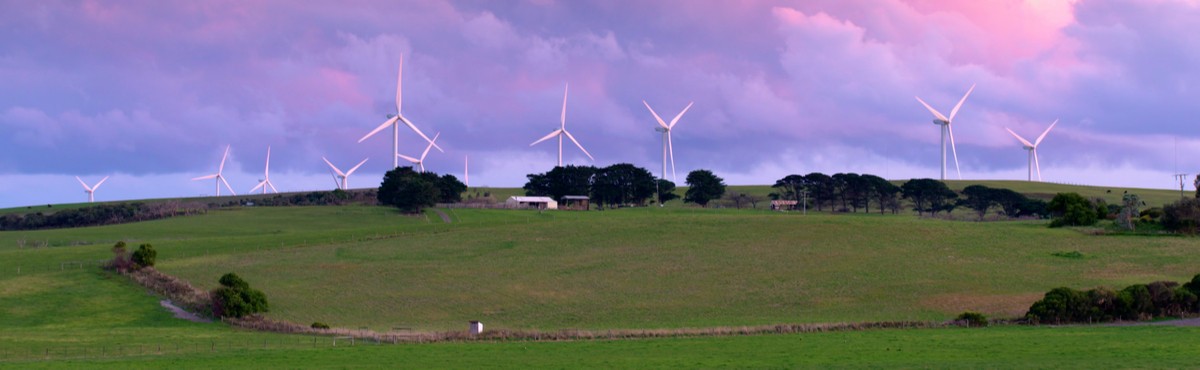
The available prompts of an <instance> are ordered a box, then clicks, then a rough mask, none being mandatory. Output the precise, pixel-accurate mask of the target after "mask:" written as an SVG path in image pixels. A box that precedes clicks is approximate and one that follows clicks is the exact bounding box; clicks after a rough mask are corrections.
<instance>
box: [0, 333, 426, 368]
mask: <svg viewBox="0 0 1200 370" xmlns="http://www.w3.org/2000/svg"><path fill="white" fill-rule="evenodd" d="M400 343H406V342H403V341H393V342H387V341H381V340H372V339H364V338H355V337H350V336H321V335H276V336H271V337H266V338H245V339H217V340H213V339H209V340H202V339H201V340H179V341H157V342H155V343H142V344H121V345H117V344H70V345H58V344H47V345H39V344H31V345H25V344H13V343H5V344H2V345H0V363H4V362H21V361H58V360H87V359H110V358H128V357H143V356H171V355H191V354H200V353H229V352H244V351H264V350H302V349H314V348H347V347H355V346H367V345H373V346H375V345H384V344H400Z"/></svg>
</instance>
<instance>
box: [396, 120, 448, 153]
mask: <svg viewBox="0 0 1200 370" xmlns="http://www.w3.org/2000/svg"><path fill="white" fill-rule="evenodd" d="M397 117H400V121H401V122H404V124H405V125H407V126H408V128H411V129H412V130H413V132H416V133H417V135H421V138H422V139H425V141H426V142H428V143H430V144H433V147H434V148H437V150H438V151H439V152H442V153H445V151H444V150H442V147H440V146H438V145H437V143H435V142H433V140H429V137H428V136H425V133H424V132H421V129H418V128H417V125H414V124H413V123H412V121H409V120H408V118H406V117H404V116H397Z"/></svg>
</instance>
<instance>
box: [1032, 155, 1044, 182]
mask: <svg viewBox="0 0 1200 370" xmlns="http://www.w3.org/2000/svg"><path fill="white" fill-rule="evenodd" d="M1033 167H1034V168H1037V174H1038V181H1042V164H1041V163H1038V155H1037V148H1033Z"/></svg>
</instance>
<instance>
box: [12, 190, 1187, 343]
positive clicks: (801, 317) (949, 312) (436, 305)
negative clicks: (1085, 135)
mask: <svg viewBox="0 0 1200 370" xmlns="http://www.w3.org/2000/svg"><path fill="white" fill-rule="evenodd" d="M989 186H993V185H990V184H989ZM731 190H733V189H731ZM1101 191H1102V190H1101ZM1168 193H1169V192H1168ZM1085 195H1086V194H1085ZM1156 196H1169V195H1156ZM1143 197H1146V195H1143ZM445 212H447V213H448V214H449V215H450V218H451V220H452V222H451V223H449V224H446V223H443V222H442V221H441V220H440V218H439V217H438V216H436V215H434V214H432V213H429V214H427V215H422V216H405V215H400V214H398V213H397V212H395V211H394V210H392V209H389V208H384V207H367V206H343V207H235V208H229V209H222V210H214V211H210V212H208V214H206V215H200V216H188V217H178V218H170V219H163V220H156V221H149V222H141V223H132V224H123V225H112V226H103V227H91V228H76V229H61V230H40V231H14V232H0V301H3V302H4V304H3V305H0V328H3V330H0V346H2V347H3V351H0V353H31V354H36V353H38V352H40V351H47V348H58V349H63V351H67V353H70V352H69V351H70V349H69V348H84V347H86V348H90V349H92V351H95V348H97V346H101V347H102V348H103V347H105V346H107V344H108V343H112V344H113V345H125V346H129V348H132V346H134V345H137V346H139V348H142V349H143V350H144V348H146V347H145V346H153V345H156V344H158V345H162V344H174V345H177V346H179V345H181V346H182V347H181V348H183V349H182V350H180V351H179V352H178V353H175V354H172V352H170V351H165V354H163V355H154V356H149V355H147V356H139V355H133V356H128V355H127V356H123V357H120V358H118V359H108V360H105V359H87V360H84V359H79V360H72V361H81V362H71V361H68V362H60V361H52V362H24V361H27V360H28V358H27V357H26V359H25V360H17V359H14V360H11V361H7V360H0V366H3V365H5V364H9V365H13V364H16V365H19V367H29V366H33V365H36V366H42V365H46V366H73V365H82V364H86V365H89V366H101V367H103V366H113V367H131V366H132V367H137V366H144V367H163V366H172V364H175V365H179V364H190V365H195V366H205V367H207V366H226V365H228V366H239V365H238V364H242V365H241V366H246V364H247V363H245V362H240V361H244V360H243V359H242V358H243V357H244V356H241V355H243V354H244V353H242V352H239V351H246V352H248V353H253V354H254V356H253V358H254V359H256V361H260V360H261V361H263V362H262V364H264V365H263V366H268V367H295V366H299V364H301V363H303V364H304V365H306V366H307V365H312V366H338V364H339V363H341V364H344V363H346V361H351V360H353V359H357V358H363V357H372V358H376V357H377V358H378V359H379V360H378V361H381V362H379V364H380V366H383V365H384V364H386V363H388V362H386V361H398V360H397V359H400V358H403V359H405V363H406V364H421V363H428V364H438V363H443V364H460V365H461V366H471V365H472V364H482V363H487V362H493V361H501V360H500V359H512V360H509V361H507V362H505V364H513V365H514V366H519V365H520V364H533V365H543V366H559V367H561V366H568V365H567V364H569V363H572V364H573V362H569V361H573V360H574V361H577V360H579V359H580V358H588V359H594V360H596V361H597V362H591V363H583V364H581V365H585V366H592V367H614V366H616V367H626V366H635V365H638V364H647V365H648V366H662V367H667V366H671V367H677V366H688V367H696V366H701V367H721V366H734V365H740V366H756V365H753V364H761V366H764V367H772V366H788V367H791V366H800V367H805V366H822V365H829V364H833V363H835V362H832V361H840V362H836V364H844V365H846V366H854V365H856V364H857V365H864V366H870V365H871V364H891V365H894V366H906V365H907V366H920V365H921V364H930V362H923V361H927V359H930V358H935V359H940V360H939V362H937V363H936V364H937V365H939V366H947V367H956V366H986V364H996V363H1003V364H1012V365H1013V366H1020V365H1021V364H1052V363H1062V364H1068V363H1070V364H1087V363H1092V364H1103V363H1105V361H1104V359H1114V358H1117V357H1119V358H1127V359H1134V360H1137V359H1143V358H1144V357H1143V356H1142V353H1141V351H1145V350H1146V346H1151V347H1154V348H1158V349H1163V350H1168V351H1169V352H1171V355H1170V356H1165V357H1162V358H1161V359H1159V360H1161V361H1164V362H1151V363H1153V364H1155V366H1157V365H1159V364H1162V365H1164V366H1170V365H1169V364H1171V363H1176V364H1178V363H1180V362H1172V361H1176V360H1172V359H1173V358H1175V357H1172V356H1174V355H1175V354H1180V357H1178V358H1177V359H1178V360H1179V361H1182V359H1184V358H1188V357H1186V356H1184V354H1188V355H1190V356H1194V354H1195V353H1194V352H1195V350H1194V349H1191V348H1178V345H1177V344H1176V343H1178V342H1186V339H1185V338H1188V337H1189V336H1194V335H1195V333H1196V329H1191V328H1162V327H1135V328H1125V327H1122V328H1102V327H1073V328H1025V327H1002V328H988V329H982V330H968V329H924V330H877V331H866V332H845V333H821V334H799V335H768V336H758V337H728V338H677V339H655V340H635V341H582V342H571V343H528V342H516V343H444V344H433V345H404V346H382V347H379V348H374V347H371V348H368V347H354V348H341V347H339V348H337V349H330V348H324V347H318V348H316V349H313V348H308V347H305V346H298V347H299V348H285V349H271V350H256V349H250V346H247V348H246V349H238V347H236V346H234V347H230V348H228V349H227V350H224V351H216V352H211V353H208V352H205V351H203V350H202V349H203V348H202V347H203V346H204V344H205V343H210V344H211V343H257V342H258V341H263V342H264V343H291V342H296V343H301V344H303V343H306V342H305V341H306V340H309V339H310V338H305V337H296V336H287V335H278V334H265V333H254V332H247V331H242V330H235V329H231V328H228V327H226V326H224V325H222V324H216V323H191V322H187V321H183V320H179V319H175V318H172V317H171V314H170V313H169V312H167V311H166V310H164V309H163V308H161V307H159V305H158V298H157V297H154V296H152V295H148V294H146V293H144V292H143V290H142V289H141V288H139V287H136V286H133V285H132V284H130V283H128V282H126V281H124V280H123V279H121V278H116V277H113V276H110V275H108V274H106V273H101V272H98V271H97V270H96V269H95V268H92V267H86V266H85V265H88V264H94V263H95V262H96V261H98V260H102V259H106V258H108V257H109V256H110V253H109V251H108V249H109V247H110V246H111V245H112V243H114V242H115V241H117V240H127V241H128V242H129V244H130V246H131V247H136V245H138V244H140V243H152V244H153V245H154V246H155V247H156V249H158V250H159V266H158V267H159V269H160V270H162V271H164V272H166V273H168V274H172V275H176V276H179V277H182V278H184V279H186V280H188V281H191V282H192V283H193V284H196V285H198V286H202V287H205V288H212V287H215V285H216V279H217V277H218V276H220V275H221V274H223V273H225V272H236V273H238V274H239V275H241V276H242V277H244V278H245V279H246V280H248V281H249V282H250V283H251V284H252V285H253V286H254V287H256V288H258V289H261V290H263V291H264V292H266V293H267V295H268V297H269V298H270V301H271V312H270V313H269V314H268V317H271V318H276V319H283V320H289V321H293V322H297V323H302V324H307V323H311V322H313V321H321V322H325V323H328V324H331V325H333V326H336V327H343V328H351V329H357V328H364V327H365V328H369V329H373V330H379V331H387V330H390V329H392V328H397V327H403V328H408V329H411V330H464V329H465V327H466V321H467V320H481V321H483V322H484V323H485V324H486V325H487V326H486V327H487V328H488V329H501V328H506V329H538V330H560V329H572V328H574V329H588V330H604V329H623V328H684V327H714V326H741V325H762V324H776V323H815V322H862V321H889V320H915V321H942V320H948V319H951V318H953V317H954V316H955V315H957V314H958V313H961V312H962V311H964V310H976V311H982V312H984V313H987V314H988V315H989V316H992V317H1002V318H1003V317H1016V316H1019V315H1021V314H1023V312H1024V310H1025V309H1026V308H1028V306H1029V304H1030V303H1032V302H1033V301H1034V300H1036V299H1038V298H1040V296H1041V294H1042V293H1044V292H1045V291H1046V290H1048V289H1051V288H1054V287H1057V286H1071V287H1076V288H1090V287H1095V286H1110V287H1120V286H1124V285H1127V284H1131V283H1144V282H1148V281H1154V280H1173V281H1183V280H1186V279H1189V278H1190V277H1191V276H1192V275H1193V274H1195V273H1198V272H1200V270H1197V268H1196V266H1200V263H1198V262H1200V254H1198V253H1196V251H1197V249H1198V248H1200V242H1198V241H1197V239H1195V238H1190V237H1174V236H1159V237H1153V236H1096V235H1090V234H1089V233H1088V232H1086V231H1087V230H1083V229H1048V228H1046V227H1045V223H1044V222H1043V221H1009V222H966V221H947V220H937V219H921V218H917V217H915V216H911V215H900V216H892V215H886V216H884V215H878V214H870V215H868V214H827V213H810V214H808V215H801V214H798V213H776V212H769V211H763V210H732V209H719V210H717V209H696V208H691V207H667V208H665V209H662V208H655V207H651V208H636V209H620V210H607V211H590V212H545V213H538V212H536V211H513V210H478V209H455V210H446V211H445ZM19 240H26V241H31V240H39V241H43V242H44V243H45V244H46V245H48V246H47V247H41V248H18V245H19V244H18V241H19ZM1071 251H1079V252H1080V253H1082V256H1083V257H1082V258H1064V257H1060V256H1055V255H1054V254H1055V253H1058V252H1071ZM18 269H19V270H20V272H18ZM1128 335H1136V336H1138V337H1139V338H1145V341H1142V342H1140V344H1139V343H1129V342H1128V341H1124V340H1122V338H1124V337H1125V336H1128ZM907 343H913V344H920V343H926V344H929V345H927V346H921V345H913V346H908V345H907ZM939 343H940V344H939ZM948 343H955V344H954V345H949V344H948ZM892 344H896V345H900V344H905V347H903V350H904V351H908V352H904V353H903V354H901V352H900V351H896V352H894V353H891V352H887V351H885V352H884V353H875V352H873V349H878V348H880V347H882V348H892V346H891V345H892ZM935 344H936V345H935ZM1035 344H1036V345H1035ZM64 348H66V349H64ZM188 348H193V349H194V350H191V351H189V350H187V349H188ZM530 348H532V350H531V349H530ZM895 348H897V349H900V347H895ZM1049 348H1060V349H1062V351H1058V352H1055V351H1051V350H1050V349H1049ZM739 349H740V350H739ZM8 351H11V352H8ZM130 351H132V350H130ZM979 351H983V353H986V356H982V357H981V356H978V355H976V354H975V353H977V352H979ZM1188 351H1191V352H1188ZM734 352H737V353H734ZM616 353H629V354H630V355H628V356H625V357H622V356H614V354H616ZM696 353H703V354H704V355H697V354H696ZM740 353H744V354H745V355H740ZM367 354H370V356H365V355H367ZM466 354H473V355H472V356H467V355H466ZM1114 356H1116V357H1114ZM51 357H52V358H55V357H54V356H51ZM981 358H987V359H992V360H990V361H989V362H979V361H983V360H980V359H981ZM388 359H392V360H388ZM14 361H15V362H14ZM372 361H374V360H372ZM422 361H428V362H422ZM471 361H480V362H478V363H476V362H471ZM603 361H608V362H603ZM630 361H639V362H630ZM756 361H757V362H756ZM855 361H858V362H855ZM996 361H999V362H996ZM1057 361H1062V362H1057ZM1070 361H1083V362H1070ZM257 363H258V362H256V364H257ZM414 366H419V365H414ZM430 366H432V365H430Z"/></svg>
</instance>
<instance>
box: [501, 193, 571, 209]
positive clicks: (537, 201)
mask: <svg viewBox="0 0 1200 370" xmlns="http://www.w3.org/2000/svg"><path fill="white" fill-rule="evenodd" d="M504 204H506V205H508V206H510V207H529V208H537V209H558V202H555V201H554V199H552V198H550V197H517V196H512V197H508V200H506V201H504Z"/></svg>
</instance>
